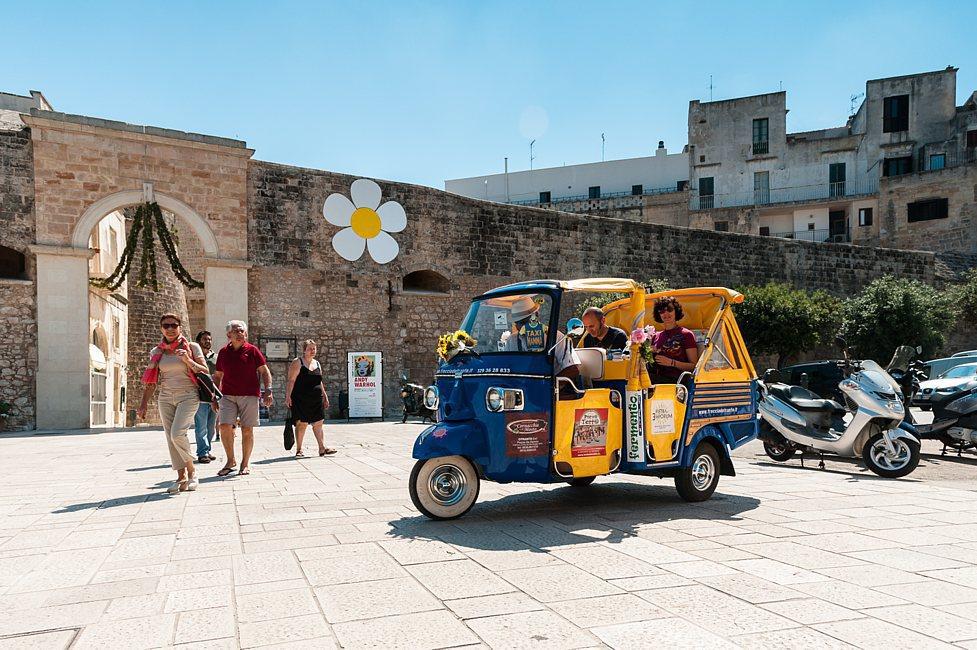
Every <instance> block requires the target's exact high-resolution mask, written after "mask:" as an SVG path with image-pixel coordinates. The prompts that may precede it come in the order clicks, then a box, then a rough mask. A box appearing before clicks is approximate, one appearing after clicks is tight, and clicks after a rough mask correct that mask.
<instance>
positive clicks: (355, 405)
mask: <svg viewBox="0 0 977 650" xmlns="http://www.w3.org/2000/svg"><path fill="white" fill-rule="evenodd" d="M346 375H347V376H346V378H347V380H348V382H349V417H351V418H379V417H382V416H383V357H382V355H381V353H379V352H349V353H347V363H346Z"/></svg>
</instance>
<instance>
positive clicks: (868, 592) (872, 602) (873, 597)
mask: <svg viewBox="0 0 977 650" xmlns="http://www.w3.org/2000/svg"><path fill="white" fill-rule="evenodd" d="M794 588H795V589H797V590H798V591H803V592H804V593H806V594H808V595H810V596H815V597H817V598H821V599H823V600H826V601H828V602H831V603H834V604H835V605H841V606H842V607H847V608H849V609H865V608H866V607H886V606H889V605H905V604H906V601H904V600H902V599H901V598H896V597H894V596H890V595H889V594H885V593H882V592H881V591H875V590H874V589H869V588H868V587H862V586H859V585H855V584H851V583H849V582H842V581H840V580H828V581H827V582H810V583H803V584H797V585H794Z"/></svg>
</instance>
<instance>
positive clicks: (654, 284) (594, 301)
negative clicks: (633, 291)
mask: <svg viewBox="0 0 977 650" xmlns="http://www.w3.org/2000/svg"><path fill="white" fill-rule="evenodd" d="M644 287H645V291H647V292H648V293H658V292H659V291H668V290H670V289H671V287H670V286H668V280H666V279H665V278H651V279H650V280H646V281H645V282H644ZM627 295H628V294H626V293H593V294H590V295H589V296H588V297H587V298H586V300H583V301H581V302H580V304H579V305H578V306H577V308H576V310H575V311H576V313H578V314H582V313H583V312H584V310H585V309H587V308H588V307H603V306H604V305H609V304H611V303H612V302H614V301H616V300H620V299H621V298H625V297H627Z"/></svg>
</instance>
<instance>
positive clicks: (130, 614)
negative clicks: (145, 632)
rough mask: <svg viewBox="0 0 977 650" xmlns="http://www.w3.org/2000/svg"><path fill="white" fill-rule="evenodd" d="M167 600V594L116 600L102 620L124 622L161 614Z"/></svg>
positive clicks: (127, 597) (111, 603)
mask: <svg viewBox="0 0 977 650" xmlns="http://www.w3.org/2000/svg"><path fill="white" fill-rule="evenodd" d="M166 598H167V595H166V594H145V595H142V596H125V597H123V598H116V599H114V600H112V601H111V602H110V603H109V606H108V608H107V609H106V610H105V613H104V614H103V615H102V619H101V620H103V621H104V620H122V619H125V618H139V617H142V616H152V615H153V614H160V613H162V612H163V605H164V603H165V602H166Z"/></svg>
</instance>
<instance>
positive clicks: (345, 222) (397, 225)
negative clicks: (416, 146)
mask: <svg viewBox="0 0 977 650" xmlns="http://www.w3.org/2000/svg"><path fill="white" fill-rule="evenodd" d="M349 194H350V197H351V199H352V200H350V199H349V198H346V196H345V195H343V194H339V193H336V194H330V195H329V196H328V198H326V202H325V203H323V204H322V216H324V217H325V218H326V221H328V222H329V223H331V224H332V225H334V226H340V227H341V228H342V230H340V231H339V232H337V233H336V234H335V235H334V236H333V238H332V247H333V248H334V249H336V252H337V253H339V255H340V256H341V257H342V258H343V259H346V260H349V261H350V262H355V261H356V260H358V259H360V258H361V257H362V256H363V251H364V250H368V251H370V257H372V258H373V260H374V261H375V262H377V263H378V264H386V263H387V262H390V261H391V260H393V259H394V258H395V257H397V254H398V253H399V252H400V246H399V245H398V244H397V240H396V239H394V238H393V237H391V236H390V234H389V233H392V232H400V231H402V230H403V229H404V228H406V227H407V213H406V212H405V211H404V208H403V206H402V205H400V204H399V203H397V202H396V201H387V202H386V203H384V204H383V205H381V204H380V201H381V199H382V192H381V190H380V186H379V185H377V184H376V183H374V182H373V181H371V180H369V179H366V178H360V179H358V180H355V181H353V184H352V185H350V188H349Z"/></svg>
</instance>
